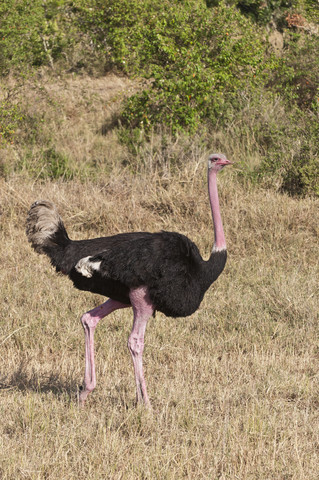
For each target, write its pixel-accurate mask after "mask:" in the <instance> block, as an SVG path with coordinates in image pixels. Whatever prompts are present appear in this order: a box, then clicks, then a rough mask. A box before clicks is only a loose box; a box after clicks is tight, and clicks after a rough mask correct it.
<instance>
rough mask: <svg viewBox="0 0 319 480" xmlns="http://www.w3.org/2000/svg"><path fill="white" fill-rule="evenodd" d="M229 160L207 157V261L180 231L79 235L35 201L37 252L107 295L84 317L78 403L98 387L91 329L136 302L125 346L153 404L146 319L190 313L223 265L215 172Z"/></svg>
mask: <svg viewBox="0 0 319 480" xmlns="http://www.w3.org/2000/svg"><path fill="white" fill-rule="evenodd" d="M230 163H231V162H230V161H229V160H227V158H226V157H225V155H222V154H211V155H210V156H209V159H208V193H209V200H210V206H211V210H212V217H213V224H214V232H215V241H214V244H213V249H212V253H211V255H210V258H209V259H208V260H207V261H205V260H203V259H202V257H201V255H200V253H199V250H198V248H197V246H196V245H195V244H194V243H193V242H192V241H191V240H189V239H188V238H187V237H186V236H184V235H182V234H180V233H176V232H166V231H161V232H157V233H148V232H132V233H121V234H118V235H114V236H110V237H102V238H94V239H90V240H79V241H74V240H71V239H70V238H69V236H68V234H67V232H66V229H65V227H64V224H63V222H62V220H61V217H60V216H59V214H58V212H57V210H56V207H55V206H54V205H53V204H52V203H50V202H48V201H44V200H43V201H42V200H41V201H37V202H35V203H33V205H32V206H31V208H30V211H29V213H28V217H27V222H26V233H27V237H28V241H29V242H30V243H31V246H32V247H33V248H34V250H35V251H36V252H38V253H41V254H46V255H47V256H48V257H49V258H50V260H51V264H52V265H53V266H54V267H55V269H56V271H57V272H61V273H63V274H65V275H67V276H68V277H69V278H70V279H71V280H72V282H73V284H74V286H75V287H76V288H78V289H79V290H86V291H90V292H93V293H97V294H100V295H104V296H106V297H108V298H109V299H108V300H107V301H106V302H105V303H103V304H102V305H100V306H98V307H96V308H94V309H93V310H90V311H88V312H87V313H85V314H84V315H82V317H81V322H82V325H83V328H84V334H85V373H84V382H83V386H82V390H81V392H80V396H79V402H80V405H84V403H85V401H86V399H87V397H88V395H89V393H91V392H92V391H93V390H94V388H95V386H96V376H95V364H94V331H95V328H96V326H97V324H98V322H99V321H100V320H101V319H102V318H104V317H105V316H106V315H109V314H110V313H111V312H113V311H114V310H117V309H120V308H128V307H132V309H133V315H134V320H133V328H132V331H131V333H130V335H129V339H128V348H129V350H130V353H131V356H132V360H133V366H134V374H135V382H136V390H137V402H138V403H142V404H145V405H146V406H147V407H150V401H149V397H148V394H147V390H146V383H145V379H144V373H143V361H142V356H143V350H144V334H145V329H146V325H147V321H148V319H149V318H150V317H151V316H152V315H155V312H156V311H157V310H158V311H160V312H162V313H164V314H165V315H167V316H169V317H186V316H189V315H191V314H192V313H194V312H195V311H196V310H197V309H198V307H199V305H200V303H201V301H202V299H203V296H204V294H205V292H206V290H207V289H208V288H209V286H210V285H211V284H212V283H213V282H214V281H215V280H216V279H217V278H218V276H219V275H220V274H221V272H222V271H223V269H224V266H225V263H226V257H227V253H226V242H225V236H224V230H223V225H222V220H221V215H220V210H219V200H218V192H217V173H218V172H219V171H220V170H221V169H222V168H223V167H224V166H226V165H229V164H230Z"/></svg>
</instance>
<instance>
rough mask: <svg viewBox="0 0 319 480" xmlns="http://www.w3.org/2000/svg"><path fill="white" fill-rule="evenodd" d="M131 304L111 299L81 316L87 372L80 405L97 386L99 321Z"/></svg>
mask: <svg viewBox="0 0 319 480" xmlns="http://www.w3.org/2000/svg"><path fill="white" fill-rule="evenodd" d="M129 306H130V305H126V304H125V303H120V302H117V301H115V300H112V299H109V300H107V302H105V303H103V304H102V305H100V306H99V307H96V308H94V309H93V310H90V311H89V312H87V313H85V314H84V315H82V317H81V322H82V325H83V328H84V335H85V374H84V382H83V390H82V391H81V393H80V398H79V401H80V405H81V406H83V405H84V403H85V400H86V399H87V396H88V395H89V393H91V392H92V391H93V390H94V388H95V386H96V377H95V364H94V330H95V328H96V326H97V324H98V323H99V321H100V320H101V319H102V318H104V317H106V315H109V313H112V312H114V310H117V309H119V308H127V307H129Z"/></svg>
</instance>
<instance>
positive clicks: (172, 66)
mask: <svg viewBox="0 0 319 480" xmlns="http://www.w3.org/2000/svg"><path fill="white" fill-rule="evenodd" d="M83 12H84V13H85V14H87V22H86V23H85V26H86V28H87V29H89V30H90V32H91V34H92V38H93V39H94V42H95V44H96V45H98V46H99V48H101V49H104V51H105V55H106V56H107V57H108V58H109V62H110V65H112V66H113V67H114V66H116V68H117V69H119V70H122V71H123V72H125V73H128V74H138V75H142V76H143V77H145V78H146V79H148V82H147V86H146V87H145V88H144V89H143V91H142V92H138V93H136V94H135V95H133V96H131V97H130V98H129V99H128V100H127V102H126V104H125V106H124V110H123V115H122V124H123V125H124V126H126V127H128V128H130V129H134V128H140V129H143V130H146V131H147V130H148V129H149V128H152V127H154V126H155V125H163V124H164V125H166V126H168V127H169V128H170V129H171V130H172V131H173V132H176V131H178V130H186V131H189V132H194V131H195V130H196V129H197V128H199V126H200V125H201V123H202V122H207V121H208V122H211V123H213V124H216V121H217V120H218V119H219V118H220V117H221V116H223V117H225V116H227V112H228V111H229V109H231V108H232V104H233V103H234V101H235V98H236V95H237V92H238V91H241V90H243V89H245V90H249V89H250V90H251V89H255V88H256V87H259V86H261V85H263V84H264V83H265V81H266V78H267V75H268V73H269V71H270V70H271V69H273V68H274V66H275V63H276V62H275V60H274V58H272V57H271V56H270V57H269V56H268V57H267V55H266V48H265V44H264V42H262V40H261V38H260V35H259V34H258V31H257V30H256V27H255V26H253V24H252V23H251V22H250V21H249V20H248V19H246V18H245V17H243V16H242V15H240V13H239V12H238V11H237V10H236V9H235V8H233V7H228V6H226V5H224V4H221V5H220V6H219V8H218V9H208V8H207V7H206V5H205V4H204V2H200V1H184V2H180V1H178V0H175V1H167V0H164V1H158V0H157V1H156V0H155V1H153V2H146V3H143V4H141V2H138V1H136V0H125V1H122V0H92V1H91V3H90V7H87V8H84V9H83ZM90 25H91V26H90ZM92 26H94V28H93V27H92Z"/></svg>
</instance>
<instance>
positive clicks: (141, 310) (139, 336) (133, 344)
mask: <svg viewBox="0 0 319 480" xmlns="http://www.w3.org/2000/svg"><path fill="white" fill-rule="evenodd" d="M130 300H131V304H132V307H133V313H134V321H133V328H132V331H131V334H130V336H129V339H128V348H129V350H130V352H131V356H132V360H133V366H134V374H135V382H136V399H137V403H144V404H145V406H146V407H148V408H150V407H151V404H150V401H149V398H148V395H147V390H146V383H145V378H144V372H143V350H144V334H145V329H146V325H147V322H148V319H149V318H150V316H151V315H152V314H153V312H154V306H153V305H152V303H151V301H150V298H149V295H148V291H147V287H138V288H135V289H133V290H131V291H130Z"/></svg>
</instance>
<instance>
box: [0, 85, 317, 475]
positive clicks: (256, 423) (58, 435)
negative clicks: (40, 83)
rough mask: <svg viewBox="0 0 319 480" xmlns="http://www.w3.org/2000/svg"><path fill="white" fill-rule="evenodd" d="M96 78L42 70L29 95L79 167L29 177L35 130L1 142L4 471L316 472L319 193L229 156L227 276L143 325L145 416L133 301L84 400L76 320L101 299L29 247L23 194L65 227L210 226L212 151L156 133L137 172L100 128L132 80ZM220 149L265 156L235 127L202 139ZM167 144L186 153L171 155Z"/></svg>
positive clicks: (89, 232)
mask: <svg viewBox="0 0 319 480" xmlns="http://www.w3.org/2000/svg"><path fill="white" fill-rule="evenodd" d="M103 81H104V82H109V83H101V84H100V85H99V86H98V85H97V83H96V82H97V81H95V83H94V85H93V83H92V82H93V80H92V81H89V80H88V79H87V78H83V79H82V81H81V82H80V81H78V80H77V81H75V80H72V79H71V80H68V82H66V83H65V84H63V85H62V84H58V83H56V84H55V86H52V85H49V84H48V83H46V90H47V94H48V95H50V102H49V103H48V102H47V98H48V97H47V94H45V95H44V96H43V97H41V98H42V100H41V99H40V100H38V103H36V102H35V97H34V96H32V94H30V92H29V93H28V92H25V95H24V96H23V98H24V100H23V101H24V102H25V103H26V104H28V102H29V106H30V109H32V108H33V109H36V114H37V115H38V113H39V111H40V112H42V118H43V120H44V122H43V129H42V131H41V132H42V134H43V136H45V137H46V138H47V137H48V135H49V133H50V135H51V136H52V144H54V145H55V146H57V147H56V148H59V151H60V152H62V153H63V154H65V155H66V156H67V158H69V159H70V160H69V161H70V169H71V171H72V172H73V178H72V179H69V180H66V179H65V178H60V179H51V180H50V179H48V178H41V171H40V170H39V174H38V175H34V174H33V175H30V171H31V172H32V167H33V166H34V168H36V165H39V162H40V160H41V159H43V158H45V155H44V153H43V150H41V145H40V144H39V142H37V143H36V144H34V145H33V146H32V147H30V156H29V159H30V160H29V161H28V162H26V161H24V163H23V162H21V158H26V157H25V156H23V155H22V153H21V150H19V145H15V146H14V148H13V147H11V146H10V145H9V146H7V147H6V149H5V150H3V151H2V163H3V166H4V167H3V168H4V170H5V171H6V175H5V176H3V177H2V178H1V179H0V187H1V189H0V192H1V193H0V208H1V212H0V213H1V217H0V218H1V223H0V235H1V240H0V242H1V243H0V244H1V251H0V255H1V271H0V284H1V293H2V305H1V317H0V324H1V336H0V345H1V349H0V355H1V367H0V387H1V391H0V418H1V422H0V477H1V479H3V480H9V479H10V480H13V479H15V480H18V479H19V480H20V479H30V480H31V479H32V480H42V479H47V480H57V479H58V480H69V479H76V480H82V479H90V480H91V479H94V480H95V479H96V480H99V479H112V480H113V479H114V480H120V479H121V480H133V479H134V480H135V479H143V480H146V479H147V480H155V479H158V480H162V479H165V480H179V479H186V478H187V479H210V480H215V479H223V480H225V479H229V480H235V479H241V480H244V479H245V480H246V479H249V480H266V479H267V480H274V479H275V480H301V479H305V480H315V479H317V478H318V471H319V413H318V412H319V408H318V407H319V401H318V399H319V381H318V380H319V375H318V359H319V348H318V334H319V326H318V274H319V267H318V258H319V243H318V235H319V209H318V207H319V203H318V200H316V199H311V198H304V199H295V198H291V197H288V196H287V195H280V194H278V193H276V192H274V191H272V190H268V189H265V188H262V187H258V188H257V187H254V186H252V185H250V184H248V183H245V182H244V181H243V180H242V179H241V176H240V174H239V173H240V172H239V170H238V168H236V167H235V168H233V170H232V171H230V170H228V171H225V172H223V173H222V174H221V176H220V178H219V188H220V197H221V208H222V216H223V221H224V225H225V231H226V238H227V243H228V251H229V260H228V263H227V266H226V269H225V271H224V273H223V275H222V276H221V277H220V279H219V280H218V281H217V283H216V284H215V285H214V286H213V287H212V288H211V289H210V290H209V292H208V293H207V295H206V297H205V299H204V301H203V303H202V305H201V308H200V309H199V310H198V311H197V312H196V313H195V314H194V315H193V316H191V317H190V318H187V319H169V318H165V317H164V316H162V315H161V314H157V315H156V318H155V319H152V320H150V322H149V325H148V328H147V334H146V349H145V356H144V358H145V369H146V377H147V383H148V390H149V394H150V397H151V401H152V404H153V413H152V414H149V413H148V412H145V411H144V410H143V409H140V408H136V407H135V386H134V376H133V368H132V365H131V359H130V356H129V353H128V350H127V347H126V342H127V337H128V334H129V331H130V328H131V322H132V314H131V312H129V311H119V312H115V313H114V314H112V315H110V316H109V317H108V318H107V319H105V320H104V321H103V322H101V324H100V325H99V327H98V329H97V331H96V361H97V377H98V385H97V388H96V390H95V392H94V393H93V394H92V395H91V397H90V398H89V400H88V403H87V405H86V408H85V409H84V410H79V409H78V405H77V390H78V386H79V385H80V384H81V382H82V377H83V370H84V338H83V332H82V327H81V325H80V321H79V317H80V315H81V314H82V313H83V312H85V311H87V310H88V309H90V308H92V307H94V306H95V305H98V304H99V302H101V301H103V299H102V298H99V297H98V296H93V295H90V294H87V293H83V292H78V291H76V290H74V288H73V287H72V285H71V284H70V282H69V281H68V280H67V279H65V278H64V277H61V276H57V275H56V274H55V273H54V271H53V269H52V268H51V267H50V265H49V262H48V260H47V259H46V258H44V257H41V256H38V255H36V254H35V253H34V252H33V251H31V248H30V246H29V245H28V243H27V241H26V237H25V233H24V223H25V217H26V213H27V210H28V208H29V205H30V204H31V203H32V202H33V201H34V200H35V199H38V198H47V199H49V200H51V201H53V202H54V203H55V204H56V205H57V206H58V208H59V210H60V212H61V214H62V216H63V218H64V220H65V223H66V226H67V229H68V231H69V233H70V236H71V237H72V238H75V239H79V238H89V237H93V236H98V235H105V234H114V233H118V232H122V231H133V230H149V231H156V230H159V229H167V230H177V231H180V232H182V233H185V234H187V235H188V236H189V237H190V238H192V239H193V240H194V241H195V242H196V243H197V244H198V246H199V248H200V250H201V252H202V254H203V256H206V257H207V256H208V255H209V253H210V249H211V246H212V238H213V229H212V221H211V218H210V211H209V206H208V198H207V187H206V171H205V169H206V163H205V160H206V157H207V153H208V149H207V146H206V145H202V146H201V144H200V143H198V144H194V143H193V144H190V143H187V141H186V140H183V139H179V140H178V141H176V142H175V143H173V142H172V143H171V144H169V145H168V146H167V145H166V147H165V148H162V147H163V145H159V142H160V140H159V139H158V138H154V141H153V144H150V145H148V147H147V148H146V147H145V149H144V151H143V152H142V153H141V160H140V164H139V165H138V166H137V167H136V168H135V169H133V168H132V166H131V164H130V154H129V152H128V151H127V150H126V148H124V147H123V146H121V145H120V144H119V143H118V141H117V139H116V137H115V136H114V135H113V133H112V132H108V131H107V128H106V129H103V125H104V124H105V125H107V124H108V122H109V121H110V119H111V118H112V114H113V113H114V111H115V110H116V105H117V104H116V102H117V99H118V98H119V97H120V96H121V95H125V94H126V92H127V90H128V89H129V88H134V87H133V86H132V85H131V84H129V83H127V81H126V80H124V79H118V78H115V77H112V78H111V79H110V78H109V79H107V78H106V79H104V80H99V82H103ZM112 86H113V89H112ZM43 99H44V100H43ZM41 102H42V103H41ZM48 105H51V107H50V108H48V107H47V106H48ZM105 106H106V107H107V108H106V111H105V113H104V109H105ZM23 134H24V133H23V132H21V135H23ZM39 145H40V146H39ZM160 147H161V148H160ZM245 148H246V149H245ZM216 149H217V150H219V149H223V150H224V151H225V153H226V154H227V155H228V156H229V157H230V158H231V159H232V160H234V161H237V162H238V161H239V160H242V155H243V151H244V152H245V155H247V158H246V159H245V160H247V161H248V163H246V165H247V166H249V162H258V157H254V154H253V150H251V151H249V149H248V147H247V144H246V146H245V147H243V145H240V144H238V142H237V141H236V138H235V137H233V136H232V135H231V133H230V135H229V137H223V136H221V135H219V134H218V132H216V135H215V137H211V144H210V146H209V150H210V151H212V150H216ZM243 149H244V150H243ZM170 155H171V156H174V158H175V159H176V158H178V159H179V161H177V162H175V164H174V168H173V167H172V166H171V164H170V162H169V161H168V159H169V156H170ZM9 165H13V166H14V168H12V169H11V170H10V169H9V167H8V166H9ZM43 166H45V163H43ZM18 167H19V168H18ZM76 168H78V175H76V174H74V172H76V171H77V170H76ZM247 168H248V167H247ZM93 171H95V172H96V173H95V175H93V173H92V172H93ZM238 172H239V173H238Z"/></svg>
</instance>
